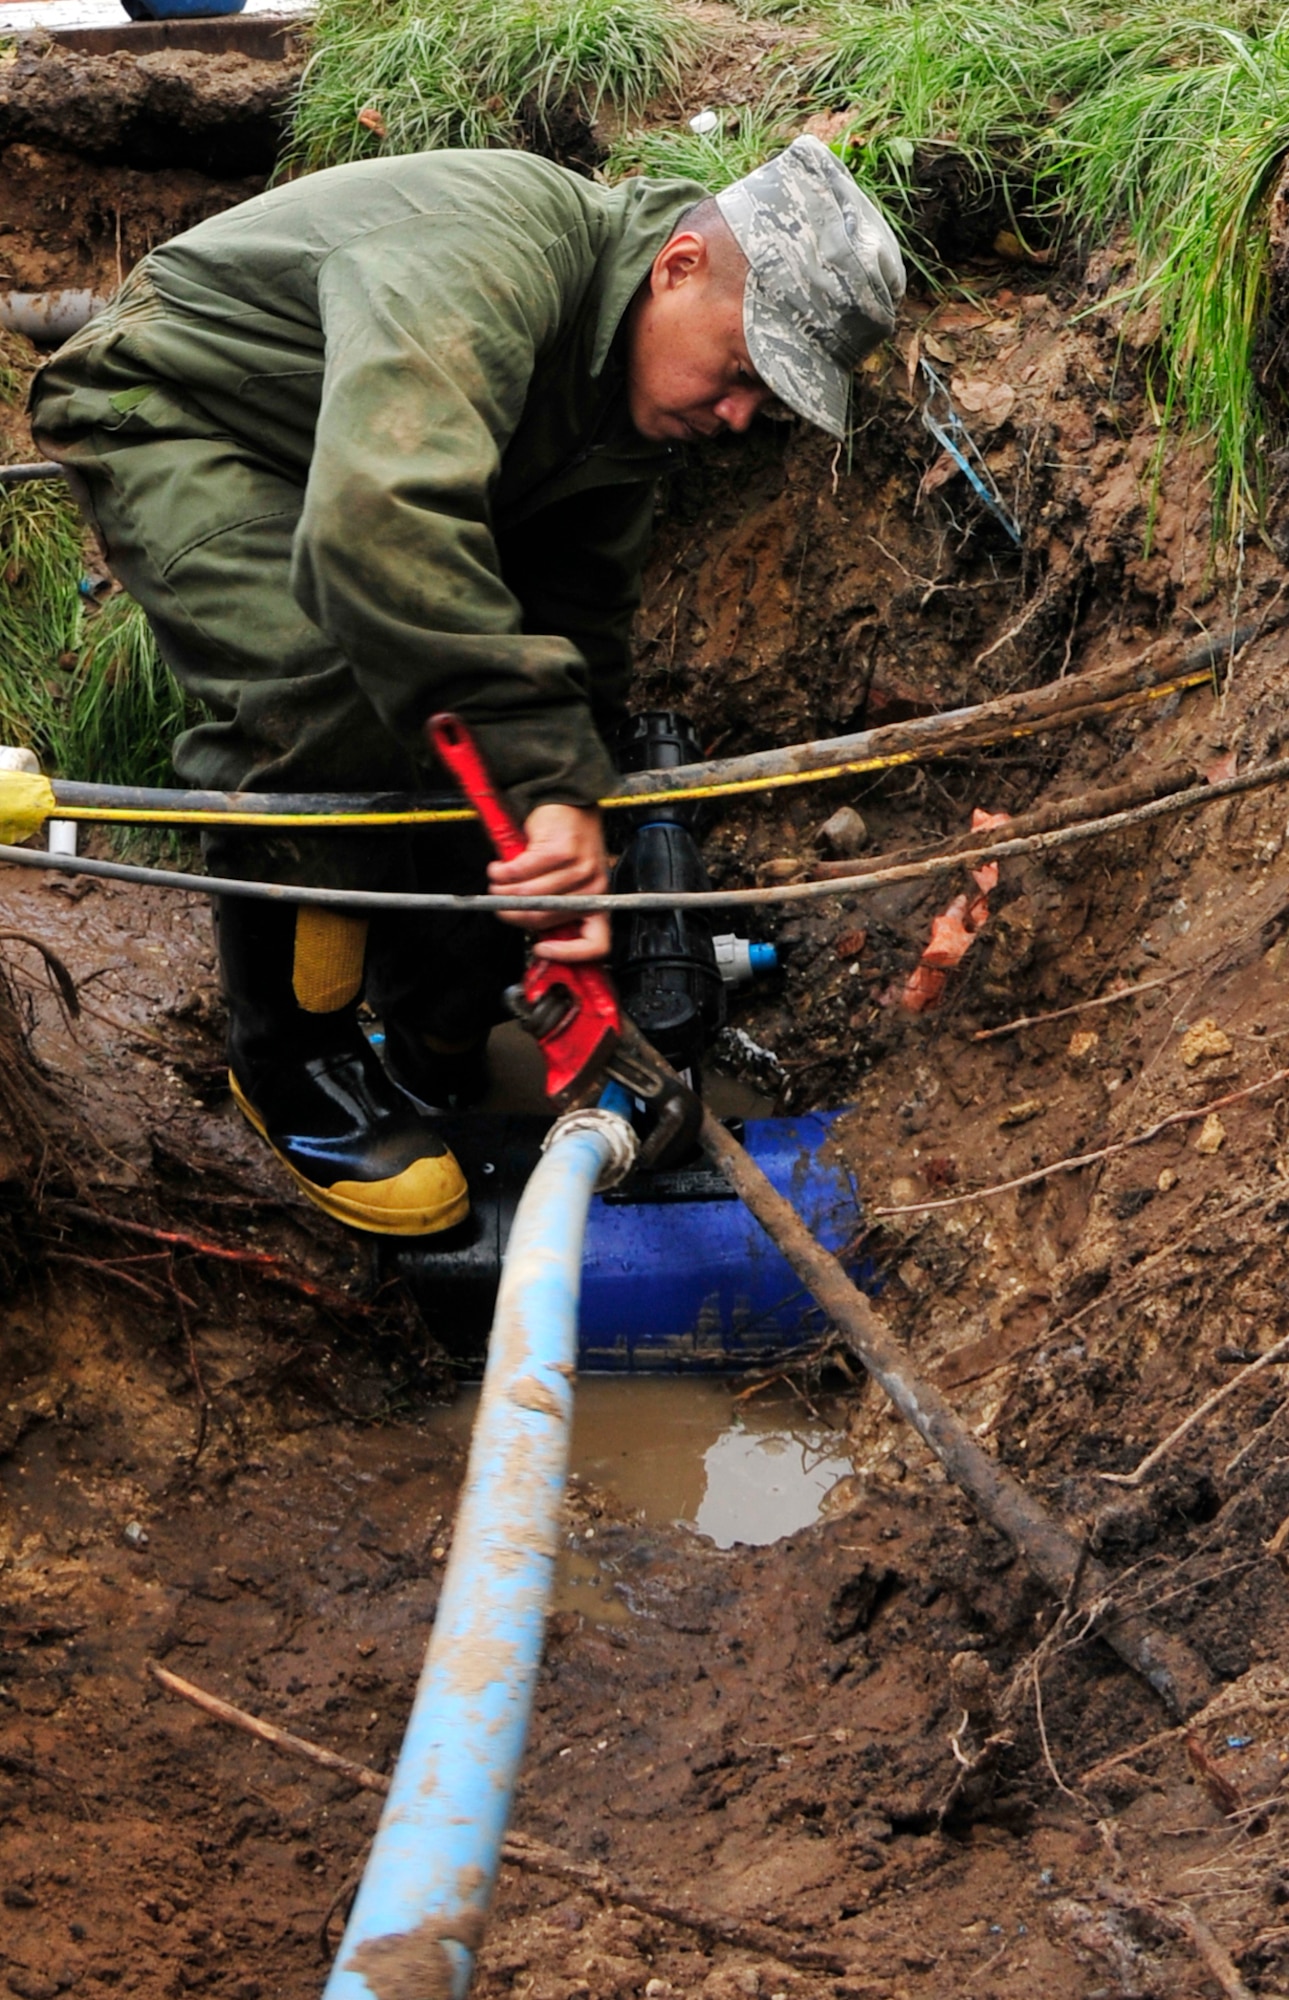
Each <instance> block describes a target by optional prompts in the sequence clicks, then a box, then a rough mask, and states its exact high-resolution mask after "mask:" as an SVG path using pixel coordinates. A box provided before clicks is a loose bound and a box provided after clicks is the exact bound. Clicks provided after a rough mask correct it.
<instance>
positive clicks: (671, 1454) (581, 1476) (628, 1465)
mask: <svg viewBox="0 0 1289 2000" xmlns="http://www.w3.org/2000/svg"><path fill="white" fill-rule="evenodd" d="M478 1400H479V1392H478V1390H477V1389H475V1388H471V1389H465V1390H462V1391H461V1393H460V1394H459V1395H458V1396H457V1398H456V1400H455V1402H454V1403H453V1404H452V1405H451V1406H450V1407H449V1408H447V1409H445V1410H443V1411H442V1412H436V1413H434V1415H433V1417H432V1420H431V1421H432V1423H433V1425H434V1427H435V1428H441V1429H444V1430H447V1431H448V1432H450V1434H451V1435H452V1436H453V1437H454V1438H456V1439H458V1440H460V1442H462V1443H463V1444H464V1443H466V1442H467V1441H468V1438H469V1434H470V1429H471V1426H472V1425H473V1423H474V1417H475V1411H476V1409H477V1408H478ZM826 1417H827V1407H826V1405H825V1406H824V1408H823V1410H822V1411H821V1414H820V1415H818V1416H812V1415H811V1413H810V1411H809V1410H808V1409H807V1407H806V1406H805V1405H804V1404H803V1403H802V1402H801V1400H800V1399H799V1398H798V1397H796V1396H794V1395H792V1394H791V1393H790V1392H789V1391H787V1390H781V1389H778V1388H771V1389H766V1390H762V1391H760V1392H759V1393H758V1394H756V1395H753V1396H750V1397H747V1398H746V1399H744V1400H738V1399H737V1392H736V1391H735V1390H733V1389H732V1388H731V1386H730V1384H729V1383H726V1382H719V1381H696V1380H680V1379H676V1380H670V1379H662V1380H650V1379H647V1378H645V1379H642V1378H640V1377H639V1376H635V1377H632V1378H631V1379H629V1380H624V1381H617V1380H614V1379H612V1378H600V1377H596V1376H590V1377H587V1378H584V1379H583V1380H581V1381H579V1383H578V1385H577V1396H576V1402H575V1405H574V1420H573V1446H572V1455H571V1463H570V1479H571V1482H572V1483H573V1484H574V1485H576V1484H577V1483H579V1482H582V1481H585V1482H587V1483H588V1484H590V1485H592V1486H595V1487H601V1488H607V1489H608V1490H609V1491H610V1492H612V1493H613V1494H614V1496H615V1497H616V1498H617V1500H618V1501H619V1502H620V1503H621V1505H622V1506H623V1507H624V1508H626V1509H627V1510H628V1511H629V1512H630V1513H633V1514H635V1515H636V1516H637V1518H638V1519H640V1520H641V1521H642V1522H644V1523H645V1524H646V1525H647V1526H651V1527H662V1526H668V1525H670V1524H672V1523H676V1522H679V1523H681V1524H682V1525H684V1526H685V1527H688V1528H692V1529H694V1530H695V1531H696V1532H697V1533H698V1534H700V1535H705V1536H707V1537H708V1538H709V1539H710V1540H711V1541H713V1542H715V1543H716V1545H717V1547H718V1548H723V1549H726V1548H731V1547H733V1545H734V1544H735V1543H736V1542H747V1543H756V1544H761V1543H767V1542H777V1541H779V1540H781V1539H782V1537H783V1536H785V1535H791V1534H794V1533H795V1532H796V1530H797V1529H798V1528H804V1527H807V1526H809V1524H810V1523H811V1522H812V1521H815V1520H818V1518H819V1516H820V1513H821V1512H822V1511H825V1501H826V1498H827V1495H828V1494H829V1493H830V1492H831V1491H832V1489H833V1488H834V1487H835V1486H836V1485H837V1483H838V1481H839V1480H843V1479H849V1478H850V1477H851V1476H852V1474H853V1470H854V1468H853V1466H852V1463H851V1460H850V1458H849V1456H848V1454H847V1451H846V1443H845V1438H844V1435H843V1433H842V1432H841V1431H840V1430H837V1429H835V1428H833V1426H832V1425H831V1424H830V1423H828V1422H827V1421H826ZM583 1532H584V1535H585V1547H584V1548H583V1549H574V1550H571V1551H569V1550H566V1551H565V1552H564V1555H563V1557H562V1560H561V1567H560V1578H559V1586H558V1590H557V1598H556V1605H557V1608H559V1609H565V1610H574V1611H580V1612H582V1613H583V1614H584V1615H585V1616H587V1617H593V1618H595V1619H597V1620H599V1621H601V1622H606V1621H607V1622H613V1621H614V1620H616V1619H619V1618H625V1617H626V1616H627V1612H626V1608H625V1605H624V1603H623V1601H622V1598H621V1597H620V1595H619V1594H618V1593H617V1592H616V1591H615V1589H614V1587H613V1586H614V1574H613V1561H612V1559H611V1558H610V1557H608V1556H607V1555H604V1556H602V1555H601V1554H600V1552H599V1551H598V1550H597V1549H596V1548H595V1546H594V1544H595V1542H596V1539H597V1531H596V1529H595V1528H594V1526H591V1527H588V1528H587V1529H586V1530H584V1531H583Z"/></svg>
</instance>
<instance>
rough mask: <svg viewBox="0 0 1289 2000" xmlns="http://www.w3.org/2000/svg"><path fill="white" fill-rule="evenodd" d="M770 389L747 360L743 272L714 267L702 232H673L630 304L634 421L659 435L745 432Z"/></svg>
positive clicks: (686, 437) (649, 433)
mask: <svg viewBox="0 0 1289 2000" xmlns="http://www.w3.org/2000/svg"><path fill="white" fill-rule="evenodd" d="M769 395H770V391H769V390H768V389H767V388H766V386H765V384H764V382H762V381H761V379H760V377H759V376H758V375H757V373H756V370H755V369H754V368H753V366H752V363H751V361H750V359H749V358H748V351H747V343H746V341H745V340H744V337H743V289H742V281H741V278H738V279H735V280H734V281H731V278H730V276H729V273H728V271H727V270H726V271H718V269H717V267H716V266H715V265H714V264H713V261H712V259H711V257H710V256H709V254H708V248H707V245H706V244H705V243H704V241H703V238H702V237H701V236H699V235H694V234H690V233H688V232H686V233H682V234H681V235H679V236H673V237H672V239H671V241H670V242H669V243H668V244H667V245H666V246H665V247H664V249H663V250H662V251H661V252H660V253H659V255H658V257H657V259H656V260H655V262H654V266H653V269H652V271H651V272H650V274H649V278H648V280H647V282H646V285H645V286H644V287H643V288H642V290H641V292H640V294H639V296H638V297H637V299H636V301H635V303H634V305H633V307H632V317H631V322H630V326H629V331H628V348H627V396H628V401H629V403H630V408H631V421H632V423H633V424H634V425H635V427H636V429H637V430H638V431H639V432H640V435H641V436H642V437H647V438H653V439H656V440H659V441H662V440H689V439H692V438H711V437H717V436H719V435H720V433H721V432H722V431H725V430H731V431H745V430H746V429H747V427H748V425H749V424H750V423H751V421H752V419H753V417H754V416H755V415H756V413H757V411H758V410H759V409H760V407H761V405H762V404H763V403H764V402H766V401H767V400H768V398H769Z"/></svg>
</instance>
